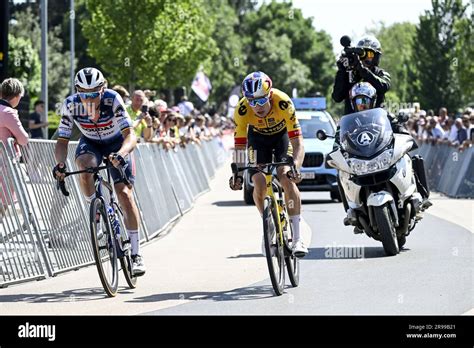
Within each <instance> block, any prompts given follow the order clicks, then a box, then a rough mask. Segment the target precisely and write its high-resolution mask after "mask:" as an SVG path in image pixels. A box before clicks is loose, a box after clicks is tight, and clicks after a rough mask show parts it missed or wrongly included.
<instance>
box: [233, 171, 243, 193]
mask: <svg viewBox="0 0 474 348" xmlns="http://www.w3.org/2000/svg"><path fill="white" fill-rule="evenodd" d="M243 181H244V178H242V177H241V176H237V178H236V180H235V182H234V176H233V175H232V176H231V177H230V179H229V187H230V188H231V190H234V191H237V190H242V183H243Z"/></svg>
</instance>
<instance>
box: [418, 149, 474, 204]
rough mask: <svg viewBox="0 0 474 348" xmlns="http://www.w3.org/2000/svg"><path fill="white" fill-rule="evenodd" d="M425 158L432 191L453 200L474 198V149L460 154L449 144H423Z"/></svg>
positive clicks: (420, 150) (419, 151) (420, 151)
mask: <svg viewBox="0 0 474 348" xmlns="http://www.w3.org/2000/svg"><path fill="white" fill-rule="evenodd" d="M417 152H418V153H419V154H420V155H421V156H422V157H423V159H424V164H425V171H426V176H427V180H428V185H429V187H430V190H432V191H437V192H441V193H444V194H445V195H447V196H449V197H453V198H474V147H470V148H468V149H466V150H464V151H463V152H459V151H458V150H457V148H456V147H451V146H449V145H448V144H436V145H432V144H426V143H423V144H421V145H420V147H419V148H418V149H417Z"/></svg>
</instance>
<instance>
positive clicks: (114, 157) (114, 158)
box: [109, 152, 127, 169]
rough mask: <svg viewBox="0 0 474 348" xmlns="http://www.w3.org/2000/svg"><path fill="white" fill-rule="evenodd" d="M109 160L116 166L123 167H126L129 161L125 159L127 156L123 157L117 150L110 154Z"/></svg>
mask: <svg viewBox="0 0 474 348" xmlns="http://www.w3.org/2000/svg"><path fill="white" fill-rule="evenodd" d="M109 161H110V163H112V165H113V166H114V167H116V168H118V167H122V168H124V169H125V165H126V164H127V162H126V161H125V158H123V156H122V155H120V154H119V153H116V152H113V153H111V154H110V155H109Z"/></svg>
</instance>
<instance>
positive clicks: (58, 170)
mask: <svg viewBox="0 0 474 348" xmlns="http://www.w3.org/2000/svg"><path fill="white" fill-rule="evenodd" d="M64 173H66V163H64V162H59V163H58V164H56V165H55V166H54V168H53V178H54V179H55V180H60V181H62V180H64V177H65V174H64Z"/></svg>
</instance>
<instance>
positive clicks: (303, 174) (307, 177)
mask: <svg viewBox="0 0 474 348" xmlns="http://www.w3.org/2000/svg"><path fill="white" fill-rule="evenodd" d="M301 177H302V178H303V179H314V177H315V174H314V173H301Z"/></svg>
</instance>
